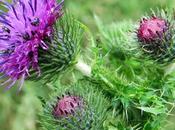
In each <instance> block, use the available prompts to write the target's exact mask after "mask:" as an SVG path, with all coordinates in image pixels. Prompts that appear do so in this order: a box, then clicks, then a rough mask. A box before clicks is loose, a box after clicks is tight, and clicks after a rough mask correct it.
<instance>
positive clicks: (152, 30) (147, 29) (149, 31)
mask: <svg viewBox="0 0 175 130" xmlns="http://www.w3.org/2000/svg"><path fill="white" fill-rule="evenodd" d="M172 26H173V24H172V22H171V21H170V20H169V19H168V18H163V17H161V16H152V17H150V18H144V19H142V20H141V21H140V25H139V28H138V30H137V38H138V41H139V42H140V46H141V48H142V49H143V51H144V52H145V53H146V54H148V55H149V56H151V57H152V58H153V59H154V60H156V61H158V62H166V61H171V60H172V59H173V57H174V56H173V55H174V49H173V44H174V42H173V33H174V31H173V28H172Z"/></svg>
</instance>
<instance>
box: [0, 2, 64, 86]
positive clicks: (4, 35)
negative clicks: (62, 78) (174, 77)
mask: <svg viewBox="0 0 175 130" xmlns="http://www.w3.org/2000/svg"><path fill="white" fill-rule="evenodd" d="M0 4H2V5H3V6H4V7H6V8H7V9H8V12H3V11H0V65H1V66H0V73H3V74H4V75H3V77H7V78H8V80H7V81H6V82H4V83H2V84H1V85H8V87H7V88H8V89H9V88H11V87H12V86H13V85H14V84H15V82H16V81H17V80H19V79H20V80H21V85H20V88H21V86H22V84H23V82H24V79H25V78H27V77H28V76H29V75H30V74H29V72H30V71H31V70H35V71H37V72H38V74H40V68H39V65H38V49H40V48H41V49H43V50H45V51H47V50H48V48H49V44H46V43H45V39H46V38H47V39H51V38H52V34H53V24H54V23H55V22H56V20H57V19H58V18H59V17H61V16H62V11H61V10H62V4H63V1H62V2H61V3H60V4H57V2H56V0H18V1H13V4H10V3H7V2H3V1H0Z"/></svg>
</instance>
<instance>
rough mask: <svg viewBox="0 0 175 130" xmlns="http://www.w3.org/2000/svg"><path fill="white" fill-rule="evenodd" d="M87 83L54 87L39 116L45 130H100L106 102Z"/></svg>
mask: <svg viewBox="0 0 175 130" xmlns="http://www.w3.org/2000/svg"><path fill="white" fill-rule="evenodd" d="M94 87H95V86H94V85H93V84H92V83H89V82H85V81H83V82H81V81H80V82H79V83H77V84H75V85H73V86H69V87H65V86H58V92H56V93H55V94H53V95H52V96H51V100H50V101H48V102H47V103H46V104H45V105H44V111H43V113H42V114H41V116H40V119H41V120H40V121H41V125H42V127H43V128H45V129H46V130H103V122H104V121H105V119H106V116H107V109H108V107H109V103H108V100H107V99H106V98H105V97H104V96H103V94H102V92H101V91H99V90H98V89H95V88H94Z"/></svg>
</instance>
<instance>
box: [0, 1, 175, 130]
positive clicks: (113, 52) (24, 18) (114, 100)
mask: <svg viewBox="0 0 175 130" xmlns="http://www.w3.org/2000/svg"><path fill="white" fill-rule="evenodd" d="M63 2H64V1H61V2H60V3H57V2H56V1H55V0H50V1H49V0H14V1H13V2H12V3H8V2H5V1H0V4H1V5H2V6H4V7H5V8H7V12H3V11H0V73H1V75H0V76H1V77H0V78H3V79H5V81H3V82H2V83H1V84H0V85H1V86H7V87H6V88H7V89H10V88H11V87H12V86H14V84H15V83H16V82H17V81H19V89H21V87H22V86H23V83H24V80H25V79H29V80H31V81H32V80H35V81H36V80H40V79H41V82H42V86H47V87H48V88H49V89H50V88H52V89H53V88H54V89H53V90H54V92H52V91H51V92H49V93H48V92H47V94H48V95H50V98H49V100H48V99H47V98H44V97H43V98H40V99H42V100H41V101H42V108H43V111H42V112H41V113H40V115H39V118H40V120H39V121H40V125H41V126H42V128H43V129H45V130H103V129H107V130H111V129H114V130H115V129H119V130H130V129H137V130H139V129H143V130H160V129H161V128H162V124H163V125H164V123H165V121H166V119H167V117H168V116H169V115H170V114H171V111H172V110H173V108H174V99H175V97H174V96H175V95H174V90H175V89H174V86H175V85H174V80H173V78H174V73H169V74H167V73H166V70H165V66H164V65H168V64H171V63H173V61H174V32H175V30H174V19H173V16H172V15H171V14H168V13H165V11H158V13H153V15H152V16H151V17H145V18H143V19H142V20H141V22H140V23H139V24H138V23H136V24H135V23H134V22H132V21H130V22H128V21H127V22H121V23H113V24H112V25H110V26H106V25H104V24H103V23H102V22H101V20H100V19H99V18H98V17H96V16H95V20H96V23H97V26H98V29H99V34H98V39H96V40H94V39H95V38H94V36H92V33H90V31H89V30H88V28H87V27H86V26H85V25H83V24H82V23H81V22H79V21H77V20H76V19H75V18H73V17H72V16H71V15H69V14H68V13H67V12H65V13H63V11H62V8H63ZM87 30H88V31H89V32H88V33H89V34H90V36H91V37H90V38H91V39H90V40H89V39H88V40H89V41H90V42H91V45H92V46H90V47H89V48H88V49H89V51H88V52H87V53H86V52H85V55H88V60H89V59H90V60H89V62H90V63H89V64H91V66H88V65H87V64H85V63H83V62H82V61H81V62H80V60H79V55H80V54H81V55H82V57H83V58H85V57H87V56H84V55H83V54H82V53H80V52H81V50H83V49H84V48H81V47H82V46H81V43H82V41H81V40H82V37H83V33H84V31H87ZM86 40H87V39H86ZM88 40H87V41H88ZM87 41H86V42H87ZM91 56H92V57H91ZM75 68H76V69H77V70H79V71H80V72H81V73H82V74H80V73H78V74H77V73H74V71H73V70H74V69H75ZM66 70H71V71H70V72H71V74H72V75H73V76H72V77H73V79H76V80H74V81H75V82H71V83H70V84H69V83H67V84H69V85H68V86H66V85H63V84H62V82H61V79H60V78H59V76H60V75H63V72H65V71H66ZM80 75H81V76H80ZM82 75H83V76H82ZM80 77H81V78H82V77H83V79H80ZM66 78H67V77H66Z"/></svg>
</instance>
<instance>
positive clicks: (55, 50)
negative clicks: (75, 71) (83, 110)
mask: <svg viewBox="0 0 175 130" xmlns="http://www.w3.org/2000/svg"><path fill="white" fill-rule="evenodd" d="M83 32H84V29H83V27H82V24H81V23H80V22H78V21H77V20H76V19H74V18H73V17H72V16H71V15H69V14H67V13H65V14H64V16H63V17H62V18H61V19H60V20H59V21H57V23H56V24H55V28H54V35H53V37H52V38H51V39H49V38H45V42H50V44H49V45H50V46H49V49H48V50H47V52H44V51H42V50H39V65H40V69H41V75H40V77H39V78H40V79H42V80H43V81H44V82H50V81H55V80H56V79H57V78H58V75H59V74H60V73H61V72H63V71H65V70H67V68H71V67H70V66H72V65H74V64H75V63H76V62H77V61H76V60H77V57H78V54H79V51H80V41H81V39H82V36H83Z"/></svg>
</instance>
